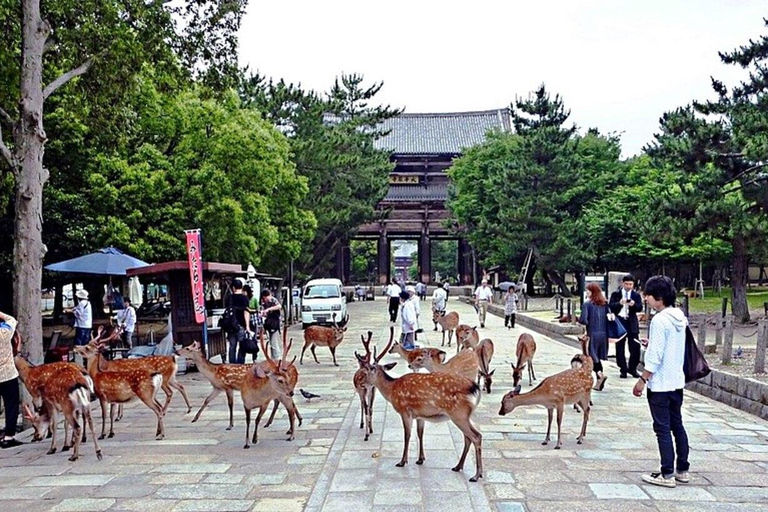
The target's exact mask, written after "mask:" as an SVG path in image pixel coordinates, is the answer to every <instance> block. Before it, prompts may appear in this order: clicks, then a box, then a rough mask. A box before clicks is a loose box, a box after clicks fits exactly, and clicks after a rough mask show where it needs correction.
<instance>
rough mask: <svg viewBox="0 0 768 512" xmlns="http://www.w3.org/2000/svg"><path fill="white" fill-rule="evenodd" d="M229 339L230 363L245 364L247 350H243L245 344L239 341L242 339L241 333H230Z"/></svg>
mask: <svg viewBox="0 0 768 512" xmlns="http://www.w3.org/2000/svg"><path fill="white" fill-rule="evenodd" d="M241 331H242V329H241ZM227 341H228V342H229V363H230V364H244V363H245V352H243V345H242V344H241V343H238V342H239V341H240V336H239V334H228V335H227Z"/></svg>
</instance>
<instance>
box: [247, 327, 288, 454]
mask: <svg viewBox="0 0 768 512" xmlns="http://www.w3.org/2000/svg"><path fill="white" fill-rule="evenodd" d="M259 343H260V344H261V351H262V353H263V354H264V357H266V358H267V361H269V362H270V366H269V367H268V368H267V369H265V368H264V367H263V366H261V365H260V364H254V365H253V366H251V368H250V371H248V372H247V373H246V374H245V378H244V379H243V385H242V387H241V389H240V396H241V397H242V399H243V409H245V446H244V447H243V448H245V449H248V448H250V447H251V445H250V443H249V439H250V431H251V430H250V429H251V411H252V410H253V409H255V408H257V407H258V408H259V412H258V414H257V415H256V421H255V422H254V429H253V441H251V442H253V444H256V443H257V442H258V440H259V422H260V421H261V417H262V416H263V415H264V412H266V410H267V408H268V407H269V404H270V403H271V402H272V400H275V399H277V400H279V401H280V403H282V404H283V405H284V406H285V408H286V409H287V410H288V420H289V421H290V424H291V427H290V429H289V430H288V432H287V435H288V436H289V437H288V441H292V440H293V439H294V427H295V421H296V405H295V404H294V403H293V398H292V397H293V389H292V388H291V383H290V378H289V377H288V368H290V367H291V366H293V364H294V362H295V361H296V357H295V356H294V358H293V361H291V362H290V363H289V364H286V363H285V359H286V357H287V356H288V352H289V351H290V349H291V344H292V343H293V340H291V342H289V343H288V345H287V346H286V345H283V357H282V359H280V361H279V362H277V363H276V362H275V361H274V360H272V359H271V358H270V357H269V351H267V347H266V345H265V343H264V329H262V330H261V332H260V333H259Z"/></svg>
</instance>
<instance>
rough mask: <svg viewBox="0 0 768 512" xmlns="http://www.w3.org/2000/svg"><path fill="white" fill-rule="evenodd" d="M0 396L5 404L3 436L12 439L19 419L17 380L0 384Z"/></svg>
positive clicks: (15, 378) (16, 378)
mask: <svg viewBox="0 0 768 512" xmlns="http://www.w3.org/2000/svg"><path fill="white" fill-rule="evenodd" d="M0 396H2V397H3V403H4V404H5V435H6V437H13V436H14V435H16V426H17V425H16V422H17V421H18V419H19V378H18V377H14V378H13V379H11V380H7V381H5V382H0Z"/></svg>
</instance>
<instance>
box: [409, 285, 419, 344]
mask: <svg viewBox="0 0 768 512" xmlns="http://www.w3.org/2000/svg"><path fill="white" fill-rule="evenodd" d="M405 291H407V292H408V295H409V296H410V299H408V300H409V301H410V302H413V308H414V309H415V310H416V335H415V336H414V340H417V339H418V338H419V336H418V333H420V332H422V330H421V299H419V296H418V294H417V293H416V288H415V287H413V286H411V285H408V286H406V287H405Z"/></svg>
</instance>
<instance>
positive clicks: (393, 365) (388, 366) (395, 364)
mask: <svg viewBox="0 0 768 512" xmlns="http://www.w3.org/2000/svg"><path fill="white" fill-rule="evenodd" d="M395 366H397V363H389V364H385V365H384V366H382V368H384V369H385V370H387V371H389V370H391V369H392V368H394V367H395Z"/></svg>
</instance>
